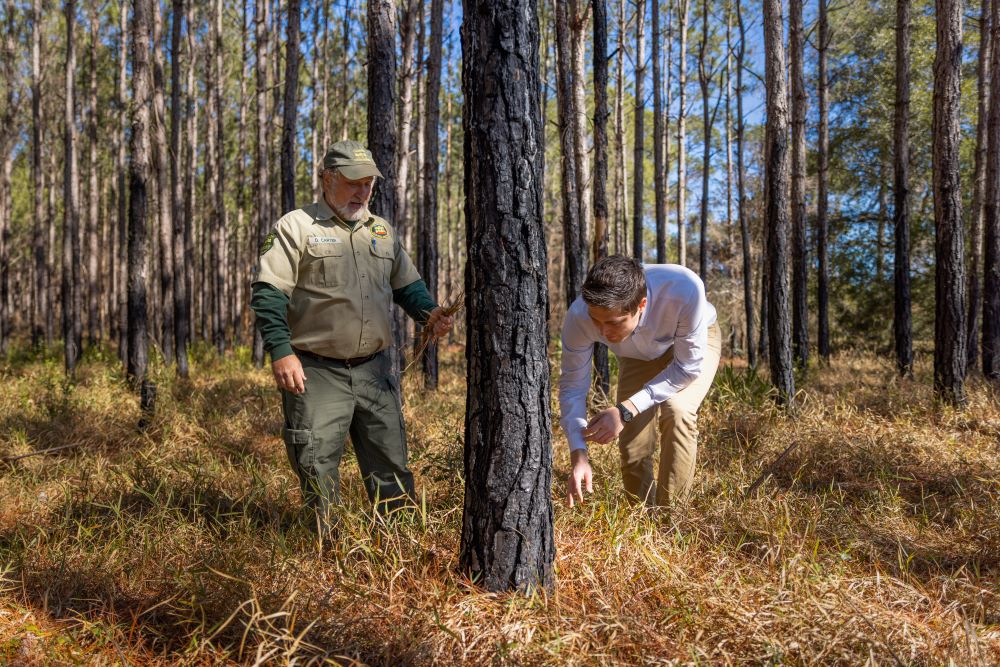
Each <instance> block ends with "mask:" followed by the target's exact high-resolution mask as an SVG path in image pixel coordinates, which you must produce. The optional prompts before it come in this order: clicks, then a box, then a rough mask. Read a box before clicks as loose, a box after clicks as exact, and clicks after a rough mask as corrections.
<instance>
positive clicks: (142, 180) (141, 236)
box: [127, 0, 152, 386]
mask: <svg viewBox="0 0 1000 667" xmlns="http://www.w3.org/2000/svg"><path fill="white" fill-rule="evenodd" d="M151 9H152V8H151V7H150V2H149V0H134V2H133V18H132V35H133V39H132V43H131V54H132V100H133V107H132V135H131V139H130V141H129V219H128V227H129V233H128V364H127V372H128V377H129V379H130V380H131V381H132V382H133V383H134V384H135V385H136V386H142V384H143V383H144V382H145V381H146V362H147V356H146V317H147V313H146V271H147V262H146V211H147V206H146V202H147V199H146V190H147V180H148V179H149V150H150V149H149V143H150V142H149V122H150V118H149V103H150V100H149V97H150V71H149V21H150V12H151Z"/></svg>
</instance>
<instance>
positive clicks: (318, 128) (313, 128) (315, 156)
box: [241, 0, 329, 201]
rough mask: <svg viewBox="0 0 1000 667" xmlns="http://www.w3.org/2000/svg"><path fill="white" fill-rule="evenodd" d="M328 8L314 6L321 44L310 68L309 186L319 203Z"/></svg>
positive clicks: (321, 4) (315, 32) (315, 29)
mask: <svg viewBox="0 0 1000 667" xmlns="http://www.w3.org/2000/svg"><path fill="white" fill-rule="evenodd" d="M243 2H244V6H246V0H243ZM326 7H327V3H325V2H317V3H316V4H315V5H314V6H313V23H312V32H313V39H312V41H313V45H314V46H315V44H316V42H317V41H319V43H320V46H319V49H318V53H313V57H312V64H311V65H310V68H309V82H310V86H312V104H311V109H310V110H309V113H310V116H311V119H310V128H309V135H310V136H309V138H310V141H311V143H312V145H311V149H312V150H311V151H310V152H311V154H312V171H311V172H310V174H309V184H310V189H309V191H310V192H311V193H312V198H313V201H318V200H319V198H320V196H321V193H320V182H319V172H320V168H321V164H322V162H323V154H322V153H321V151H323V150H325V146H326V144H325V143H324V144H323V146H324V148H320V145H319V137H320V134H322V132H323V123H322V121H321V120H320V114H319V113H318V112H319V111H320V107H319V104H318V100H319V99H320V93H319V88H320V86H322V85H323V84H324V82H325V80H326V73H325V72H324V74H323V77H320V75H319V62H320V60H322V61H323V63H324V65H325V63H327V62H328V61H327V59H326V49H327V43H328V41H329V40H328V39H327V34H328V31H327V29H326V21H323V22H322V23H321V22H320V9H321V8H322V9H323V10H324V11H327V9H326ZM316 35H320V37H318V38H317V37H316ZM323 69H324V70H325V69H327V67H325V66H324V68H323ZM241 81H242V79H241ZM323 96H324V97H325V96H326V90H324V91H323ZM324 114H325V112H324Z"/></svg>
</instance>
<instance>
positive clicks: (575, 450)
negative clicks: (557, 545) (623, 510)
mask: <svg viewBox="0 0 1000 667" xmlns="http://www.w3.org/2000/svg"><path fill="white" fill-rule="evenodd" d="M594 343H604V344H605V345H607V346H608V348H609V349H610V350H611V351H612V352H614V353H615V356H617V357H618V362H619V377H618V394H617V399H616V400H617V402H618V404H617V405H616V406H615V407H613V408H608V409H607V410H603V411H601V412H599V413H597V414H596V415H594V417H593V418H591V419H590V420H589V421H588V419H587V392H588V391H589V389H590V380H591V366H592V357H593V350H594ZM721 350H722V337H721V335H720V333H719V327H718V325H717V324H716V313H715V307H714V306H712V304H710V303H709V302H708V300H707V299H706V298H705V285H704V283H703V282H702V281H701V279H700V278H699V277H698V276H697V274H695V273H694V272H693V271H690V270H689V269H686V268H684V267H683V266H679V265H676V264H651V265H647V266H643V265H642V264H640V263H639V262H638V261H637V260H635V259H633V258H631V257H624V256H622V255H612V256H611V257H605V258H603V259H601V260H599V261H598V262H597V263H595V264H594V266H593V267H592V268H591V269H590V272H589V273H588V274H587V280H586V281H585V282H584V284H583V294H582V296H581V297H579V298H577V300H576V301H574V302H573V304H572V305H571V306H570V308H569V311H567V313H566V319H565V321H564V322H563V328H562V372H561V374H560V378H559V407H560V410H561V412H562V419H561V424H562V427H563V430H564V431H565V432H566V437H567V438H568V440H569V447H570V456H571V458H572V465H573V470H572V472H570V475H569V478H568V479H567V483H566V487H567V488H566V499H567V502H568V504H569V506H570V507H572V506H573V505H574V503H576V502H581V503H582V502H583V494H584V491H586V492H588V493H589V492H592V491H593V472H592V470H591V467H590V460H589V458H588V455H587V445H586V441H587V440H590V441H593V442H597V443H601V444H606V443H609V442H611V441H612V440H614V439H615V438H616V437H619V441H618V447H619V449H620V450H621V465H622V481H623V482H624V484H625V490H626V492H627V493H628V494H629V495H630V496H631V497H632V498H633V499H639V500H643V501H645V502H646V503H648V504H651V505H652V504H656V505H666V504H668V503H670V502H671V501H675V500H678V499H682V498H683V497H684V496H685V495H686V494H687V493H688V491H689V490H690V488H691V482H692V479H693V477H694V466H695V457H696V455H697V451H698V408H699V407H700V406H701V402H702V401H703V400H704V399H705V395H706V394H708V390H709V388H711V386H712V380H713V379H714V378H715V372H716V370H717V369H718V367H719V357H720V354H721ZM656 415H659V424H660V433H661V436H660V465H659V474H658V476H659V485H657V483H656V481H655V480H654V479H653V461H654V458H653V457H654V454H655V451H656V429H655V424H654V419H653V418H654V416H656Z"/></svg>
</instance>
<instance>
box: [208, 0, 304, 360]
mask: <svg viewBox="0 0 1000 667" xmlns="http://www.w3.org/2000/svg"><path fill="white" fill-rule="evenodd" d="M291 1H292V2H295V1H296V0H291ZM213 12H214V13H213V16H212V39H213V40H214V42H215V47H214V48H213V49H212V54H213V56H214V58H213V59H212V61H211V62H210V63H209V67H214V68H215V74H214V79H215V89H214V91H213V95H214V96H215V99H214V101H213V102H212V104H211V106H212V107H214V108H215V150H216V156H215V171H214V173H213V176H214V179H215V187H214V193H213V194H214V195H215V200H214V201H212V200H211V199H209V201H210V202H211V204H212V205H213V207H214V210H213V216H212V218H213V220H212V223H211V226H210V229H211V232H212V233H211V235H210V238H212V239H214V242H212V243H211V246H212V266H211V268H210V269H209V270H210V271H211V273H212V284H213V285H214V286H215V294H214V299H213V305H214V306H215V311H214V312H213V313H212V325H213V326H212V330H213V336H214V338H215V349H216V351H217V352H218V353H219V354H222V353H223V352H225V351H226V323H227V322H228V321H229V317H227V314H226V303H227V302H228V294H227V290H226V275H227V274H228V273H229V272H228V271H226V257H227V255H228V252H227V248H228V237H227V234H226V230H227V228H228V225H227V224H226V198H225V184H226V144H225V134H224V130H225V109H224V108H223V106H222V87H223V85H224V84H225V80H224V79H223V76H224V71H223V67H222V57H223V44H222V0H215V2H214V3H213ZM211 132H212V127H211V121H209V133H211ZM209 145H211V142H209Z"/></svg>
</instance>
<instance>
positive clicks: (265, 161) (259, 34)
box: [253, 0, 274, 368]
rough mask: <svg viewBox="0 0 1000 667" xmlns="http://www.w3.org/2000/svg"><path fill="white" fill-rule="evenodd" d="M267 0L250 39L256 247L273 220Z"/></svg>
mask: <svg viewBox="0 0 1000 667" xmlns="http://www.w3.org/2000/svg"><path fill="white" fill-rule="evenodd" d="M267 3H268V0H257V4H256V5H255V7H254V41H255V42H256V49H257V62H256V64H255V71H256V80H255V83H256V87H257V92H256V103H257V146H256V148H255V155H254V163H255V166H256V168H255V169H254V172H255V175H254V188H255V190H256V202H255V206H254V209H255V211H256V216H257V221H256V222H257V224H256V227H257V247H260V245H261V244H262V243H263V242H264V237H266V236H267V232H268V229H270V227H271V223H273V222H274V221H273V220H271V219H270V216H269V215H268V211H267V192H268V188H269V187H270V184H269V180H270V179H269V174H270V170H271V167H270V160H269V154H268V145H269V142H270V138H269V132H268V130H269V128H270V121H269V119H268V111H267V86H268V76H267V74H268V69H267V37H268V35H267ZM255 322H256V320H255ZM253 361H254V364H256V365H257V367H258V368H259V367H260V366H263V365H264V339H263V338H261V335H260V329H259V328H258V327H256V326H254V340H253Z"/></svg>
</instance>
